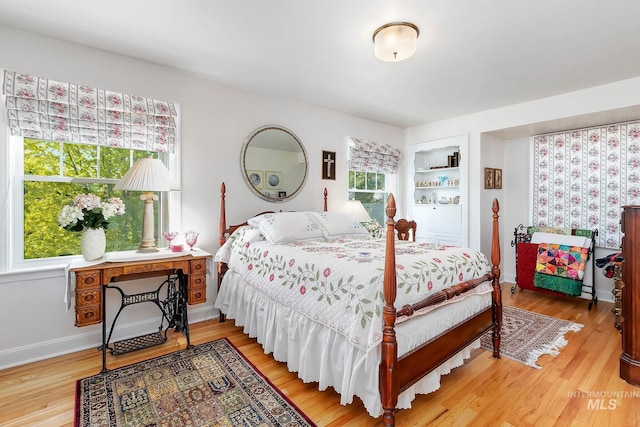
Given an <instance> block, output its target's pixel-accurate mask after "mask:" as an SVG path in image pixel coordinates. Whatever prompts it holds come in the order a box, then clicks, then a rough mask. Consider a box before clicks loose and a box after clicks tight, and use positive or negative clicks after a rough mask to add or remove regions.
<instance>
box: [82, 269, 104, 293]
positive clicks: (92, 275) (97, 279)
mask: <svg viewBox="0 0 640 427" xmlns="http://www.w3.org/2000/svg"><path fill="white" fill-rule="evenodd" d="M101 282H102V274H101V272H100V271H87V272H84V271H78V272H76V288H79V289H100V283H101Z"/></svg>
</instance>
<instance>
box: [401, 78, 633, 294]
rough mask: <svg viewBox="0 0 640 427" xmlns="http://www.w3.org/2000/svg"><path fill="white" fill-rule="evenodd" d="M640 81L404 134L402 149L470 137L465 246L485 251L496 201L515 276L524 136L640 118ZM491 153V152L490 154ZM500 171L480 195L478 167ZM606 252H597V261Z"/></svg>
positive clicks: (603, 284)
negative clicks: (499, 185)
mask: <svg viewBox="0 0 640 427" xmlns="http://www.w3.org/2000/svg"><path fill="white" fill-rule="evenodd" d="M639 94H640V78H633V79H628V80H623V81H620V82H615V83H611V84H607V85H603V86H598V87H593V88H589V89H584V90H580V91H576V92H571V93H566V94H563V95H558V96H554V97H549V98H543V99H539V100H536V101H531V102H526V103H522V104H516V105H511V106H507V107H503V108H497V109H494V110H489V111H484V112H480V113H476V114H472V115H468V116H463V117H458V118H454V119H449V120H444V121H439V122H433V123H428V124H425V125H422V126H416V127H412V128H409V129H406V130H405V136H406V138H405V144H407V145H411V144H417V143H420V142H423V141H432V140H436V139H443V138H447V137H450V136H452V135H460V134H463V133H467V134H469V157H470V159H469V199H470V203H469V204H470V211H469V246H471V247H474V248H479V249H482V250H485V251H486V250H487V248H489V245H490V242H489V240H488V239H490V236H491V233H490V227H491V220H490V218H491V211H490V203H491V199H493V197H496V196H497V197H498V199H499V201H500V220H501V230H500V232H501V247H502V263H501V269H502V273H503V279H504V280H510V281H512V280H513V279H514V276H515V261H514V256H513V248H512V247H511V245H510V243H511V240H512V238H513V229H514V227H516V226H517V225H518V224H520V223H522V224H524V225H529V224H528V223H529V221H530V213H529V212H530V185H531V184H530V176H529V163H530V153H529V138H528V137H529V136H532V135H536V134H540V133H547V132H553V131H558V130H565V129H575V128H581V127H588V126H597V125H601V124H606V123H617V122H622V121H628V120H633V119H637V118H638V117H640V109H639V106H640V95H639ZM494 150H495V151H494ZM499 164H502V165H503V167H502V169H503V189H502V190H484V186H483V168H484V167H500V166H498V165H499ZM610 252H611V251H606V250H602V251H601V250H598V251H596V257H600V256H603V255H605V254H607V253H610ZM587 274H590V273H589V272H588V273H587ZM595 276H596V292H597V296H598V299H600V300H607V301H611V287H612V282H611V280H609V279H606V278H604V276H603V275H602V273H601V271H600V270H596V274H595Z"/></svg>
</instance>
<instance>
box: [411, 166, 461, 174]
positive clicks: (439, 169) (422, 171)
mask: <svg viewBox="0 0 640 427" xmlns="http://www.w3.org/2000/svg"><path fill="white" fill-rule="evenodd" d="M457 170H460V168H459V167H456V168H438V169H416V173H427V172H444V171H457Z"/></svg>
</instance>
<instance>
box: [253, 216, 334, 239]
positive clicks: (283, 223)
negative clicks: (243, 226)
mask: <svg viewBox="0 0 640 427" xmlns="http://www.w3.org/2000/svg"><path fill="white" fill-rule="evenodd" d="M247 222H248V224H249V225H251V226H253V227H257V228H258V229H260V232H261V233H262V235H263V236H264V237H265V239H267V241H268V242H269V243H286V242H291V241H294V240H307V239H317V238H320V237H324V233H323V230H322V229H321V228H320V226H319V225H318V223H317V222H315V221H314V220H313V219H312V218H310V217H309V215H307V214H306V213H304V212H277V213H268V214H263V215H259V216H257V217H254V218H251V219H250V220H249V221H247Z"/></svg>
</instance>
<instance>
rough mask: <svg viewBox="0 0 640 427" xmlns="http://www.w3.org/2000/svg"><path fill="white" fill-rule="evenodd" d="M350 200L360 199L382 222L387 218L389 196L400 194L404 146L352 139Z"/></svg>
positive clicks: (379, 221) (350, 141)
mask: <svg viewBox="0 0 640 427" xmlns="http://www.w3.org/2000/svg"><path fill="white" fill-rule="evenodd" d="M347 143H348V145H349V199H356V200H360V202H361V203H362V205H363V206H364V208H365V209H366V210H367V212H368V213H369V216H370V217H371V218H372V219H376V220H377V221H378V223H379V224H380V225H382V224H384V223H385V221H386V219H387V217H386V212H385V208H386V204H387V195H388V194H389V193H390V192H391V193H397V191H396V190H397V174H398V170H399V166H400V149H399V148H398V147H396V146H393V145H387V144H380V143H377V142H373V141H367V140H363V139H359V138H349V140H348V142H347Z"/></svg>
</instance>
